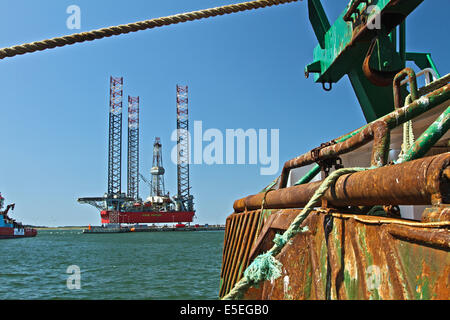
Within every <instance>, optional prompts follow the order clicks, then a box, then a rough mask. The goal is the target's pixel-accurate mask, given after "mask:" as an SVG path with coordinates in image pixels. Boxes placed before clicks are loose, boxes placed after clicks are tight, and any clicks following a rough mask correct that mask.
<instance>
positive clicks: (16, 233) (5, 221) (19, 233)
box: [0, 193, 37, 239]
mask: <svg viewBox="0 0 450 320" xmlns="http://www.w3.org/2000/svg"><path fill="white" fill-rule="evenodd" d="M4 202H5V198H3V197H2V195H1V193H0V210H1V209H2V208H3V204H4ZM14 207H15V204H14V203H13V204H9V205H7V206H6V209H5V211H0V239H12V238H27V237H35V236H36V235H37V230H36V229H34V228H27V227H25V226H23V225H22V224H21V223H20V222H17V221H15V220H14V219H12V218H10V217H9V216H8V212H9V210H14Z"/></svg>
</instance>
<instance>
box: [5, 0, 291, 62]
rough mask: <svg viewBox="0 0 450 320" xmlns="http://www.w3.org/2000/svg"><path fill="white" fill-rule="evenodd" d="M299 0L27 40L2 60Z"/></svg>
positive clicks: (271, 0) (260, 1) (264, 1)
mask: <svg viewBox="0 0 450 320" xmlns="http://www.w3.org/2000/svg"><path fill="white" fill-rule="evenodd" d="M297 1H299V0H255V1H248V2H242V3H237V4H231V5H226V6H221V7H216V8H210V9H204V10H198V11H192V12H186V13H180V14H176V15H172V16H167V17H161V18H155V19H150V20H144V21H139V22H134V23H128V24H122V25H118V26H112V27H107V28H102V29H97V30H92V31H88V32H81V33H75V34H72V35H67V36H63V37H58V38H52V39H48V40H42V41H36V42H32V43H26V44H22V45H17V46H13V47H9V48H3V49H0V59H4V58H6V57H14V56H16V55H21V54H25V53H31V52H36V51H42V50H46V49H52V48H56V47H63V46H66V45H71V44H75V43H80V42H85V41H92V40H97V39H102V38H105V37H111V36H117V35H121V34H126V33H130V32H136V31H141V30H147V29H152V28H157V27H162V26H168V25H172V24H177V23H182V22H187V21H194V20H200V19H205V18H210V17H215V16H221V15H225V14H231V13H237V12H241V11H247V10H253V9H259V8H265V7H270V6H274V5H280V4H285V3H289V2H297Z"/></svg>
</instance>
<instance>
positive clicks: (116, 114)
mask: <svg viewBox="0 0 450 320" xmlns="http://www.w3.org/2000/svg"><path fill="white" fill-rule="evenodd" d="M110 85H111V86H110V101H109V148H108V150H109V154H108V198H111V197H120V194H121V178H122V177H121V169H122V167H121V163H122V95H123V78H122V77H121V78H114V77H111V79H110Z"/></svg>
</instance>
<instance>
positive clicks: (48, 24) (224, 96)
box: [0, 0, 450, 226]
mask: <svg viewBox="0 0 450 320" xmlns="http://www.w3.org/2000/svg"><path fill="white" fill-rule="evenodd" d="M234 2H235V1H223V0H220V1H219V0H208V1H206V0H190V1H184V0H164V1H162V0H159V1H157V0H153V1H143V0H139V1H137V0H136V1H132V0H130V1H106V0H97V1H82V0H71V1H63V0H59V1H49V0H46V1H31V0H29V1H22V0H14V1H12V0H11V1H2V2H1V10H0V47H9V46H12V45H16V44H21V43H26V42H32V41H36V40H42V39H47V38H51V37H55V36H61V35H65V34H70V33H73V32H74V30H68V29H67V27H66V19H67V17H68V14H67V13H66V8H67V7H68V6H69V5H72V4H75V5H78V6H79V7H80V8H81V19H82V20H81V30H79V31H88V30H91V29H97V28H101V27H106V26H111V25H117V24H123V23H128V22H133V21H139V20H145V19H149V18H155V17H160V16H166V15H171V14H176V13H180V12H185V11H192V10H198V9H202V8H209V7H214V6H220V5H224V4H230V3H234ZM347 2H348V1H347V0H332V1H331V0H328V1H327V0H325V1H323V3H324V6H325V10H326V12H327V13H328V15H329V19H330V21H334V19H335V18H336V17H337V16H338V15H339V14H340V12H341V11H342V10H343V9H344V7H345V5H346V4H347ZM436 8H439V10H436ZM449 9H450V2H448V0H432V1H430V0H429V1H424V3H423V4H422V5H421V6H420V7H419V9H418V10H417V11H416V12H414V14H413V15H411V17H410V18H409V20H408V29H407V31H408V37H407V41H408V42H407V48H408V50H409V51H416V52H432V54H433V58H434V60H435V62H436V63H437V66H438V69H439V71H440V73H441V74H446V73H448V71H449V59H448V52H449V49H450V46H449V43H448V41H444V39H445V36H444V34H445V31H446V30H447V29H448V25H447V24H448V23H447V20H448V17H447V13H448V11H449ZM316 44H317V41H316V39H315V37H314V34H313V31H312V28H311V26H310V24H309V21H308V17H307V4H306V2H305V1H303V2H299V3H294V4H287V5H282V6H278V7H272V8H266V9H259V10H256V11H252V12H245V13H238V14H234V15H229V16H222V17H216V18H212V19H207V20H202V21H196V22H189V23H185V24H180V25H174V26H169V27H163V28H159V29H153V30H147V31H143V32H139V33H134V34H128V35H122V36H118V37H113V38H108V39H103V40H99V41H95V42H88V43H83V44H77V45H74V46H69V47H64V48H57V49H53V50H48V51H44V52H38V53H33V54H27V55H24V56H18V57H14V58H8V59H5V60H2V61H0V91H1V92H2V95H1V98H2V99H1V103H0V110H1V113H0V115H1V116H0V121H1V122H0V137H1V150H2V158H1V160H0V191H1V192H2V193H3V195H4V196H5V197H6V199H7V202H8V203H10V202H15V203H16V210H15V211H14V213H13V216H14V217H15V218H17V219H18V220H19V221H23V222H24V223H26V224H36V225H50V226H60V225H87V224H92V225H96V224H99V222H100V219H99V214H98V212H97V210H96V209H95V208H92V207H90V206H87V205H80V204H78V203H77V202H76V199H77V198H78V197H81V196H101V195H103V193H104V192H105V191H106V187H107V137H108V103H109V77H110V76H111V75H112V76H123V77H124V96H125V97H126V96H128V95H132V96H137V95H139V96H140V100H141V138H140V143H141V153H140V156H141V164H140V169H141V172H142V173H144V174H146V175H148V174H149V169H150V166H151V161H152V159H151V157H152V154H151V153H152V144H153V141H154V138H155V137H156V136H159V137H161V140H162V143H163V158H164V164H165V167H166V177H165V185H166V189H168V190H169V191H170V192H171V194H174V193H175V192H176V166H175V165H174V164H173V163H172V162H171V161H170V150H171V149H172V147H173V144H174V142H172V141H171V140H170V134H171V133H172V131H173V129H174V128H175V86H176V84H187V85H188V86H189V108H190V120H191V124H193V122H194V121H195V120H199V121H202V124H203V129H204V130H206V129H208V128H216V129H219V130H221V131H222V132H223V133H225V130H226V129H238V128H242V129H244V130H246V129H249V128H255V129H269V130H270V129H279V130H280V131H279V133H280V146H279V151H280V170H281V166H282V164H283V163H284V161H286V160H289V159H291V158H293V157H295V156H297V155H299V154H302V153H304V152H307V151H309V150H310V149H312V148H314V147H315V146H317V145H319V144H320V143H322V142H325V141H328V140H330V139H333V138H335V137H337V136H340V135H342V134H344V133H347V132H349V131H351V130H353V129H355V128H357V127H360V126H361V125H363V124H364V123H365V121H364V117H363V115H362V112H361V110H360V108H359V105H358V103H357V100H356V97H355V95H354V94H353V90H352V88H351V86H350V83H349V81H348V79H346V78H344V79H342V81H341V82H340V83H338V84H335V85H334V86H333V90H332V91H331V92H324V91H323V90H322V86H321V85H317V84H315V83H314V82H313V80H312V79H305V78H304V75H303V69H304V66H305V65H306V64H308V63H310V62H311V61H312V50H313V48H314V47H315V46H316ZM125 119H126V117H125ZM124 130H125V129H124ZM124 132H125V131H124ZM123 139H124V149H123V158H124V162H123V172H122V178H123V181H122V186H123V187H122V188H123V189H124V190H125V188H126V171H125V169H126V162H125V161H126V135H124V137H123ZM280 170H279V171H278V172H277V174H276V175H274V176H262V175H260V174H259V172H260V166H258V165H193V166H192V167H191V185H192V193H193V195H194V197H195V203H196V209H197V216H198V220H196V222H198V223H224V222H225V218H226V217H227V216H228V215H229V214H230V213H231V212H232V206H233V202H234V200H236V199H238V198H241V197H243V196H245V195H248V194H253V193H255V192H257V191H259V190H260V189H261V188H262V187H264V186H265V185H267V184H268V183H269V182H270V181H272V180H273V179H274V178H275V177H276V176H277V175H278V174H279V172H280ZM148 192H149V190H148V187H147V186H146V185H145V184H141V196H143V197H146V196H147V194H148Z"/></svg>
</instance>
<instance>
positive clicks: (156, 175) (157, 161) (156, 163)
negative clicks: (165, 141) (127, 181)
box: [150, 138, 165, 197]
mask: <svg viewBox="0 0 450 320" xmlns="http://www.w3.org/2000/svg"><path fill="white" fill-rule="evenodd" d="M161 147H162V145H161V140H160V138H156V139H155V143H154V144H153V165H152V168H151V169H150V174H151V175H152V182H151V190H150V196H156V197H163V196H165V190H164V172H165V170H164V167H163V162H162V153H161Z"/></svg>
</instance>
